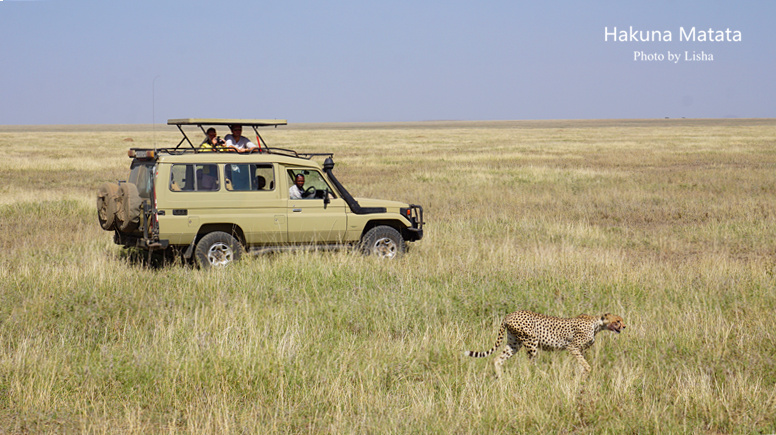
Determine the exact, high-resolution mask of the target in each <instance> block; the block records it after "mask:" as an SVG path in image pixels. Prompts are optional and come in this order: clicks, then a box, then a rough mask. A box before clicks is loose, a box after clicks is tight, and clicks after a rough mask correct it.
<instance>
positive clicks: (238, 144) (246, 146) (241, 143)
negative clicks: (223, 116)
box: [224, 124, 258, 153]
mask: <svg viewBox="0 0 776 435" xmlns="http://www.w3.org/2000/svg"><path fill="white" fill-rule="evenodd" d="M229 129H230V130H232V133H231V134H227V135H226V136H225V137H224V141H226V145H225V146H226V147H227V148H230V147H231V148H234V149H236V150H237V152H239V153H244V152H246V151H250V150H252V149H254V148H258V147H257V146H256V145H254V144H253V142H251V141H250V139H248V138H247V137H244V136H243V135H242V125H240V124H234V125H230V126H229Z"/></svg>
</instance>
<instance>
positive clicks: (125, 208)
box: [116, 183, 143, 232]
mask: <svg viewBox="0 0 776 435" xmlns="http://www.w3.org/2000/svg"><path fill="white" fill-rule="evenodd" d="M118 198H119V200H118V211H117V213H116V217H117V218H118V224H117V226H118V228H119V231H123V232H131V231H134V230H136V229H137V227H138V225H139V224H140V214H141V213H142V210H141V209H140V206H141V204H142V202H143V200H142V199H140V195H139V194H138V193H137V186H135V185H134V184H132V183H121V185H120V186H119V196H118Z"/></svg>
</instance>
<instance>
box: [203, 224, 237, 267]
mask: <svg viewBox="0 0 776 435" xmlns="http://www.w3.org/2000/svg"><path fill="white" fill-rule="evenodd" d="M194 255H195V257H196V259H197V264H198V265H199V267H201V268H203V269H207V268H210V267H217V266H226V265H228V264H229V263H232V262H233V261H237V260H239V259H240V256H241V255H242V245H241V244H240V242H239V241H237V239H235V238H234V237H232V236H231V235H229V234H227V233H224V232H222V231H213V232H212V233H208V234H206V235H205V237H203V238H202V239H201V240H200V241H199V242H198V243H197V249H196V252H195V253H194Z"/></svg>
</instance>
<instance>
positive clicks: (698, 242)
mask: <svg viewBox="0 0 776 435" xmlns="http://www.w3.org/2000/svg"><path fill="white" fill-rule="evenodd" d="M263 133H264V136H265V139H266V140H267V141H268V142H269V143H270V145H274V146H278V147H288V148H296V149H300V150H304V151H314V152H323V151H327V152H328V151H333V152H334V153H335V161H336V162H337V166H336V167H335V172H336V173H337V174H338V176H339V178H340V179H341V180H342V181H343V183H344V184H345V185H346V186H347V187H348V188H349V190H350V191H351V192H352V193H354V194H355V195H356V196H361V197H378V198H384V199H396V200H403V201H408V202H413V203H418V204H421V205H423V207H424V210H425V212H426V218H427V227H426V237H425V238H424V239H423V240H422V241H420V242H419V243H416V244H414V245H412V247H411V249H410V251H409V252H408V254H407V255H406V256H405V257H404V258H403V259H402V260H400V261H398V262H389V263H384V262H379V261H375V260H373V259H369V258H362V257H360V256H358V255H353V254H350V253H347V252H340V253H297V254H282V255H273V256H262V257H255V258H247V259H245V261H243V262H241V263H239V264H236V265H234V266H235V267H232V268H229V269H227V270H215V271H199V270H192V269H190V268H187V267H183V266H180V265H169V266H166V267H163V268H156V269H146V268H143V267H142V266H141V265H138V264H136V263H135V262H134V260H133V257H132V256H128V255H126V254H125V253H124V252H122V251H121V249H120V248H118V247H115V246H114V245H113V244H112V241H111V236H110V234H108V233H106V232H104V231H102V230H101V229H100V228H99V225H98V224H97V219H96V216H95V210H94V192H95V189H96V186H97V185H99V183H101V182H103V181H111V180H115V179H123V178H125V177H126V175H127V168H128V163H129V159H128V158H127V157H126V149H127V148H129V147H130V146H134V147H151V146H153V145H154V141H156V143H157V144H160V146H169V145H170V144H175V143H177V141H178V134H177V132H176V131H174V130H173V131H171V130H170V129H168V128H166V127H160V126H157V127H156V131H152V130H151V128H150V127H135V126H111V127H97V126H88V127H63V126H48V127H40V128H37V127H31V128H26V127H25V128H21V127H2V128H0V150H2V152H3V155H4V159H3V160H2V161H0V177H2V179H3V180H4V183H3V184H2V185H0V300H1V301H2V303H1V304H0V432H50V431H57V432H75V431H86V432H131V433H148V432H254V433H255V432H281V433H321V432H323V433H383V432H392V433H428V432H431V433H485V432H495V433H515V432H518V433H523V432H579V433H601V432H604V433H626V432H638V433H666V432H692V433H753V432H755V433H772V432H774V431H776V419H775V418H774V412H773V410H774V409H776V371H775V370H774V367H776V356H774V355H776V354H775V353H774V350H773V349H774V343H775V342H776V333H774V331H775V330H776V320H774V316H773V312H774V310H775V309H776V278H774V272H776V267H775V265H776V264H775V261H774V260H776V232H775V231H774V230H775V229H776V226H775V225H774V223H775V219H776V195H775V194H776V171H775V170H774V169H776V148H775V147H774V144H776V121H774V120H661V121H531V122H467V123H454V122H436V123H413V124H369V125H365V124H324V125H301V126H294V125H291V126H289V127H287V128H282V127H281V128H278V129H276V130H274V129H273V130H268V131H266V132H263ZM125 139H132V141H131V142H130V141H125ZM21 145H24V146H21ZM32 145H34V146H32ZM520 308H525V309H531V310H535V311H540V312H545V313H548V314H554V315H560V316H572V315H576V314H579V313H582V312H586V313H589V314H597V313H603V312H614V313H617V314H619V315H621V316H623V317H624V318H625V321H626V324H627V325H628V328H627V329H626V330H625V332H624V333H623V334H620V335H614V334H610V333H606V332H604V333H601V334H599V339H598V340H597V343H596V345H595V346H594V347H593V348H592V349H591V350H590V351H588V353H587V358H588V360H589V361H590V363H591V365H592V367H593V372H592V374H591V375H590V377H589V379H588V380H587V382H585V383H584V384H582V383H581V382H580V379H579V376H578V373H577V372H576V362H575V361H574V360H573V358H572V357H571V356H570V355H568V354H567V353H555V354H551V353H540V354H539V357H538V358H537V362H536V364H535V365H529V364H528V363H527V361H526V358H525V356H524V354H522V353H521V354H519V355H517V356H516V357H514V358H512V359H511V360H509V362H508V363H507V364H505V366H504V368H505V374H504V377H503V378H502V379H501V380H500V381H499V382H495V381H494V380H493V379H492V370H493V369H492V359H488V360H481V359H473V358H466V359H464V358H462V357H461V356H460V355H461V353H462V351H464V350H469V349H476V350H484V349H487V348H489V347H490V346H491V345H492V343H493V341H494V340H495V337H496V330H497V327H498V323H499V322H500V320H501V318H503V316H504V315H505V314H507V313H508V312H510V311H513V310H516V309H520Z"/></svg>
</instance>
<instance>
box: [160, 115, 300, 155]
mask: <svg viewBox="0 0 776 435" xmlns="http://www.w3.org/2000/svg"><path fill="white" fill-rule="evenodd" d="M236 124H239V125H248V126H251V127H253V131H254V132H255V133H256V140H258V142H259V144H258V145H259V148H260V149H261V148H262V146H263V147H264V148H269V146H268V145H267V143H266V142H265V141H264V138H262V137H261V135H260V134H259V130H258V128H259V127H275V128H277V126H278V125H288V121H286V120H285V119H230V118H181V119H168V120H167V125H174V126H176V127H178V130H179V131H180V132H181V134H182V135H183V139H181V141H180V142H178V145H177V146H176V147H175V149H176V150H177V149H178V148H180V146H181V145H183V143H184V142H188V144H189V147H191V149H196V147H195V146H194V144H193V143H192V142H191V140H190V139H189V137H188V136H187V135H186V132H185V131H183V126H184V125H196V126H197V127H199V129H200V130H202V134H205V135H207V133H206V131H205V128H204V127H202V126H203V125H228V126H232V125H236Z"/></svg>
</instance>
